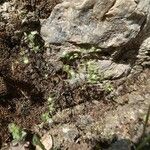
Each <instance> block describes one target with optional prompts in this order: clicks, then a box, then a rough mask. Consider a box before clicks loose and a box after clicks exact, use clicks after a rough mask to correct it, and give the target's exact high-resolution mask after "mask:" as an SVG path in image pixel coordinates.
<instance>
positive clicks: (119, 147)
mask: <svg viewBox="0 0 150 150" xmlns="http://www.w3.org/2000/svg"><path fill="white" fill-rule="evenodd" d="M131 145H132V144H131V142H130V141H129V140H120V141H117V142H115V143H113V144H112V146H111V147H110V148H108V150H131Z"/></svg>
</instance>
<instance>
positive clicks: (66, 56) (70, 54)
mask: <svg viewBox="0 0 150 150" xmlns="http://www.w3.org/2000/svg"><path fill="white" fill-rule="evenodd" d="M79 57H80V52H68V51H64V52H63V54H62V56H61V59H62V60H65V61H68V62H69V61H71V60H74V59H77V58H79Z"/></svg>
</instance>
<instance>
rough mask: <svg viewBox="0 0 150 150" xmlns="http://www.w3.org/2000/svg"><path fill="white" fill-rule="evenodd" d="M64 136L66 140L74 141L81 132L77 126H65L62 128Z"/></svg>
mask: <svg viewBox="0 0 150 150" xmlns="http://www.w3.org/2000/svg"><path fill="white" fill-rule="evenodd" d="M62 131H63V134H64V138H65V140H66V141H70V142H73V141H75V139H76V138H77V137H78V135H79V133H78V130H77V129H76V128H75V127H70V126H64V127H63V128H62Z"/></svg>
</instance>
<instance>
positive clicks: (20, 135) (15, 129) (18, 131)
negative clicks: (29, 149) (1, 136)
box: [8, 123, 27, 142]
mask: <svg viewBox="0 0 150 150" xmlns="http://www.w3.org/2000/svg"><path fill="white" fill-rule="evenodd" d="M8 129H9V132H10V133H11V134H12V136H13V140H14V141H15V142H21V141H24V140H25V138H26V135H27V133H26V132H25V131H23V129H22V128H21V127H19V126H17V125H16V124H14V123H10V124H9V125H8Z"/></svg>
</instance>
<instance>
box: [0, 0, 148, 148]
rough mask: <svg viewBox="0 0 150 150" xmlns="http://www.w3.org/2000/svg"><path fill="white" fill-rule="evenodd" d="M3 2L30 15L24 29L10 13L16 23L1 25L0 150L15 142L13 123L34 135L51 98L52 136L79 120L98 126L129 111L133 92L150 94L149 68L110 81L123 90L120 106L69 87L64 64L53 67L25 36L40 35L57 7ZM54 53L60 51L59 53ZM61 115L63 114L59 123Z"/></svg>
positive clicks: (51, 2)
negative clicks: (108, 116)
mask: <svg viewBox="0 0 150 150" xmlns="http://www.w3.org/2000/svg"><path fill="white" fill-rule="evenodd" d="M4 2H10V3H11V4H12V5H11V6H10V8H11V7H15V8H17V10H18V11H21V10H22V11H24V12H26V13H27V14H28V15H27V16H26V17H25V18H24V19H26V20H25V22H24V23H22V18H21V17H20V15H19V14H17V12H15V11H12V12H11V11H10V12H9V11H8V13H12V14H9V15H12V16H13V17H12V18H11V19H9V20H7V19H5V18H4V19H1V20H0V49H1V50H0V147H1V145H2V143H9V142H10V141H11V140H12V137H11V135H10V133H9V131H8V124H9V123H12V122H14V123H16V124H18V125H19V126H21V127H22V128H24V129H26V130H27V131H32V132H34V131H35V126H36V125H38V124H41V123H42V120H41V115H42V114H43V113H45V112H46V111H47V110H48V105H47V99H48V97H49V96H50V95H51V94H53V93H55V99H56V100H55V112H54V114H56V115H54V118H53V119H54V125H53V129H54V130H53V133H51V134H56V133H57V132H59V130H57V128H59V127H60V126H62V125H64V124H69V125H73V124H75V123H76V120H78V117H79V115H90V116H92V118H93V119H94V120H95V122H97V121H99V120H101V118H103V117H104V115H105V114H106V113H108V114H109V113H110V114H111V112H113V111H114V110H116V109H117V108H118V107H119V106H123V105H125V104H126V103H127V101H128V99H127V98H126V97H127V96H126V95H127V94H130V93H132V91H136V93H138V94H139V95H145V94H148V93H149V91H150V87H149V86H148V85H147V80H148V79H149V75H150V70H149V69H148V68H146V69H145V70H143V73H138V74H135V75H132V76H131V77H130V76H129V77H128V78H125V79H121V80H115V81H112V84H113V85H114V90H116V91H117V90H118V87H119V86H122V88H121V90H120V91H119V92H118V95H117V97H119V100H120V99H121V101H114V99H113V98H112V95H111V94H110V93H107V92H106V91H104V90H102V89H101V87H99V86H98V85H92V86H91V85H89V84H82V85H77V86H70V85H69V84H67V82H65V79H66V78H67V75H66V73H65V72H63V71H62V68H61V65H62V64H61V62H58V63H57V64H54V63H53V61H49V60H53V59H55V55H53V53H52V54H47V48H46V47H44V44H43V41H42V39H41V38H40V37H39V40H40V42H41V45H42V46H41V48H40V51H38V52H35V51H32V50H31V49H30V48H29V46H28V44H27V43H26V41H25V40H24V35H23V33H24V32H29V31H34V30H35V29H36V31H37V32H38V30H39V29H40V23H39V19H46V18H48V17H49V15H50V13H51V11H52V9H53V7H54V6H55V5H56V4H58V3H59V1H58V0H45V1H42V0H36V1H34V0H28V1H23V0H20V1H15V0H12V1H10V0H7V1H6V0H3V1H1V2H0V5H2V4H4ZM29 12H30V13H29ZM3 13H5V12H3ZM0 15H2V14H0ZM31 24H32V26H30V25H31ZM52 47H53V48H52V49H55V50H56V51H59V49H58V50H57V47H55V46H52ZM24 57H28V60H29V63H27V64H26V63H24V62H23V58H24ZM143 75H144V77H143ZM139 85H140V88H138V86H139ZM141 88H143V89H145V91H142V90H141ZM146 89H147V90H146ZM144 92H145V93H144ZM116 99H117V98H116ZM78 107H79V108H78ZM58 112H60V113H61V115H60V116H61V117H59V115H58V114H59V113H58ZM119 113H120V112H119ZM77 126H78V128H79V130H84V129H82V128H84V126H82V125H77ZM55 131H56V132H55ZM54 132H55V133H54ZM58 134H59V133H58ZM81 135H82V134H81ZM81 141H82V140H81ZM83 141H84V140H83ZM65 144H66V143H65ZM65 144H64V145H65ZM101 144H104V143H101ZM90 145H92V143H91V144H90ZM66 147H70V148H71V147H74V149H75V148H76V149H80V148H81V147H82V148H83V147H85V149H88V145H87V144H86V143H85V142H81V144H78V145H76V144H75V145H66ZM104 147H105V146H104ZM70 148H68V149H70Z"/></svg>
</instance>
